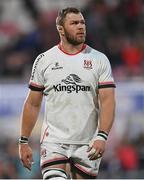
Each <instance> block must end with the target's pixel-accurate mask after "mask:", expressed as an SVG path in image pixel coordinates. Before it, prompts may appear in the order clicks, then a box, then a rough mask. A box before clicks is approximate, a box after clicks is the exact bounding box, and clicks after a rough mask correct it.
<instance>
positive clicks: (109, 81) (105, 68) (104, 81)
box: [98, 54, 116, 88]
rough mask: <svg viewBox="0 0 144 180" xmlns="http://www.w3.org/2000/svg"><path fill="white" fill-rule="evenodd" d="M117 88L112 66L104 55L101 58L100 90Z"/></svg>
mask: <svg viewBox="0 0 144 180" xmlns="http://www.w3.org/2000/svg"><path fill="white" fill-rule="evenodd" d="M110 87H113V88H115V87H116V86H115V83H114V79H113V75H112V70H111V65H110V62H109V60H108V58H107V57H106V56H105V55H104V54H103V55H102V56H101V58H100V67H99V82H98V88H110Z"/></svg>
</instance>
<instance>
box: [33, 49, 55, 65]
mask: <svg viewBox="0 0 144 180" xmlns="http://www.w3.org/2000/svg"><path fill="white" fill-rule="evenodd" d="M56 50H57V47H56V46H53V47H52V48H50V49H48V50H47V51H44V52H42V53H40V54H39V55H38V56H37V57H36V59H35V62H37V63H38V62H39V61H41V62H42V61H46V60H47V58H48V57H50V56H53V55H55V53H56Z"/></svg>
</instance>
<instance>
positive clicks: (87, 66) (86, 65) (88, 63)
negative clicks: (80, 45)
mask: <svg viewBox="0 0 144 180" xmlns="http://www.w3.org/2000/svg"><path fill="white" fill-rule="evenodd" d="M83 67H84V68H85V69H92V61H91V60H88V59H85V60H84V64H83Z"/></svg>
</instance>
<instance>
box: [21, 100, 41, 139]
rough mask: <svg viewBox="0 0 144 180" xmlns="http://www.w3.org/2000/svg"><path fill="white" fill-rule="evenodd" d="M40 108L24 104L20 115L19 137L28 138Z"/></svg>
mask: <svg viewBox="0 0 144 180" xmlns="http://www.w3.org/2000/svg"><path fill="white" fill-rule="evenodd" d="M39 110H40V106H34V105H32V104H30V103H28V102H26V103H25V105H24V109H23V113H22V125H21V136H26V137H29V136H30V134H31V132H32V130H33V128H34V126H35V123H36V121H37V118H38V113H39Z"/></svg>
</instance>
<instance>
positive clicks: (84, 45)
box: [58, 43, 86, 56]
mask: <svg viewBox="0 0 144 180" xmlns="http://www.w3.org/2000/svg"><path fill="white" fill-rule="evenodd" d="M58 48H59V50H60V51H62V52H63V53H64V54H67V55H69V56H74V55H77V54H79V53H80V52H82V51H83V50H84V49H85V48H86V44H83V46H82V48H81V49H80V50H79V51H78V52H76V53H74V54H71V53H68V52H66V51H64V50H63V49H62V47H61V45H60V43H59V44H58Z"/></svg>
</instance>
